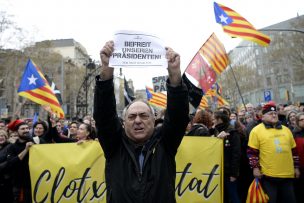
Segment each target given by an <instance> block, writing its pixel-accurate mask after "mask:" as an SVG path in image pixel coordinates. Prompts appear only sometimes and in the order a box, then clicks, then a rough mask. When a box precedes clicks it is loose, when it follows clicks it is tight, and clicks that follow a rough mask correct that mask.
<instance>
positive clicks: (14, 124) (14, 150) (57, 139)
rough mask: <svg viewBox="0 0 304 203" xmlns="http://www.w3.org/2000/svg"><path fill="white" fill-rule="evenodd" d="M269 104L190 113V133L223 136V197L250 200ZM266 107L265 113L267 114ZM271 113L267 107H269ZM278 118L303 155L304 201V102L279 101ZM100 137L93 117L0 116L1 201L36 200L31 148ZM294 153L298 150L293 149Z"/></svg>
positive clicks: (296, 181) (302, 182)
mask: <svg viewBox="0 0 304 203" xmlns="http://www.w3.org/2000/svg"><path fill="white" fill-rule="evenodd" d="M265 109H266V107H263V106H253V105H252V104H247V105H246V106H243V107H240V108H238V109H232V108H230V107H220V108H218V109H216V110H210V109H203V110H197V111H196V112H194V113H192V114H191V115H189V116H190V122H189V125H188V127H187V131H186V136H211V137H217V138H219V139H223V147H224V202H233V203H234V202H235V203H237V202H246V197H247V192H248V188H249V186H250V184H251V182H252V181H253V179H254V177H255V175H254V172H253V169H252V168H253V167H252V164H250V163H251V161H252V160H249V158H248V141H249V137H250V135H251V132H252V130H253V129H254V128H255V127H256V126H258V125H259V124H260V123H263V115H264V114H265V111H266V110H265ZM263 112H264V114H263ZM266 113H268V112H266ZM164 114H165V111H161V112H159V114H158V115H157V116H156V122H155V125H157V126H160V125H161V124H162V122H163V116H164ZM275 114H277V116H278V119H279V123H280V124H282V125H284V126H286V127H287V128H288V129H289V130H290V131H291V132H292V134H293V139H294V141H295V143H296V147H295V151H296V155H297V156H298V160H297V161H296V162H297V163H296V165H295V167H297V168H298V169H299V171H300V175H299V177H297V178H292V184H293V185H292V188H293V191H292V192H294V195H295V197H296V199H297V201H296V202H304V199H303V196H304V195H303V192H302V191H301V190H302V189H303V188H304V112H303V106H295V105H289V106H284V105H281V104H278V105H276V109H275ZM94 139H96V128H95V121H94V119H93V118H92V117H91V116H86V117H84V118H82V119H78V120H73V121H68V120H64V119H58V118H54V117H53V116H52V114H49V116H48V117H47V118H46V120H38V121H36V122H35V123H32V119H16V120H12V121H10V122H7V121H4V120H0V202H7V203H10V202H31V195H30V194H31V191H30V190H31V187H30V176H29V166H28V150H29V147H30V146H31V145H33V144H47V143H66V142H76V143H81V142H83V141H86V140H94ZM293 155H294V154H293Z"/></svg>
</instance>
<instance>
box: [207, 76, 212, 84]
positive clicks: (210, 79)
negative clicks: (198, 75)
mask: <svg viewBox="0 0 304 203" xmlns="http://www.w3.org/2000/svg"><path fill="white" fill-rule="evenodd" d="M207 82H208V83H209V84H210V83H212V82H213V78H212V77H210V76H208V77H207Z"/></svg>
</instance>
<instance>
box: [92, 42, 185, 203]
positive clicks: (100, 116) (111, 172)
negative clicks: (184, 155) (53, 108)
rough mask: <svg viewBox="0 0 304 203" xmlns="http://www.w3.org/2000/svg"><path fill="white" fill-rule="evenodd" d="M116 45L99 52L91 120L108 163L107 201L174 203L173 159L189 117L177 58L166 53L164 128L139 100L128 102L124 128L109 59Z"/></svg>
mask: <svg viewBox="0 0 304 203" xmlns="http://www.w3.org/2000/svg"><path fill="white" fill-rule="evenodd" d="M113 52H114V42H113V41H109V42H107V43H106V44H105V46H104V47H103V48H102V50H101V52H100V57H101V61H102V68H101V73H100V75H99V76H97V77H96V87H95V96H94V119H95V120H96V127H97V130H98V139H99V141H100V144H101V146H102V148H103V151H104V155H105V158H106V169H105V178H106V185H107V202H124V203H127V202H130V203H133V202H145V203H149V202H151V203H152V202H153V203H154V202H166V203H170V202H176V200H175V176H176V164H175V155H176V153H177V148H178V147H179V145H180V143H181V141H182V139H183V136H184V134H185V129H186V126H187V124H188V121H189V118H188V113H189V105H188V102H189V101H188V90H187V87H186V86H185V85H184V84H183V82H182V79H181V70H180V56H179V55H178V54H177V53H175V52H174V51H173V50H172V49H171V48H166V58H167V61H168V66H167V67H168V74H169V79H168V80H167V91H168V93H167V111H166V115H165V118H164V120H165V121H164V124H163V125H162V127H160V128H154V123H155V117H154V112H153V108H151V106H150V105H149V104H148V103H147V102H146V101H143V100H135V101H133V102H132V103H130V104H129V105H128V106H127V107H126V109H125V113H124V115H123V125H122V123H121V122H120V121H119V118H118V116H117V112H116V102H115V95H114V83H113V68H111V67H109V58H110V57H111V56H112V54H113Z"/></svg>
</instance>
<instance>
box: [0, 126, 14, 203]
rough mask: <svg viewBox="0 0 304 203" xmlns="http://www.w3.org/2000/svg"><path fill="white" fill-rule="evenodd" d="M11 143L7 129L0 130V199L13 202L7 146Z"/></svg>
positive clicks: (9, 202) (7, 202)
mask: <svg viewBox="0 0 304 203" xmlns="http://www.w3.org/2000/svg"><path fill="white" fill-rule="evenodd" d="M9 145H10V143H9V142H8V134H7V132H6V131H5V130H2V129H1V130H0V200H1V202H5V203H11V202H13V187H12V183H11V176H10V173H9V171H8V170H7V167H6V165H7V159H6V157H7V148H8V146H9Z"/></svg>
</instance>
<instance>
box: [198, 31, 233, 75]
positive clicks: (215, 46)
mask: <svg viewBox="0 0 304 203" xmlns="http://www.w3.org/2000/svg"><path fill="white" fill-rule="evenodd" d="M200 53H201V54H202V55H203V56H204V57H205V58H206V59H207V60H208V62H209V63H210V64H211V67H212V68H213V70H214V71H215V72H216V73H217V74H220V73H221V72H223V71H224V70H225V68H226V67H227V66H228V64H229V58H228V55H227V53H226V50H225V47H224V45H223V44H222V43H221V42H220V40H219V39H218V38H217V37H216V35H215V34H214V33H212V35H211V36H210V37H209V39H208V40H207V41H206V42H205V44H204V45H203V46H202V47H201V49H200Z"/></svg>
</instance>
